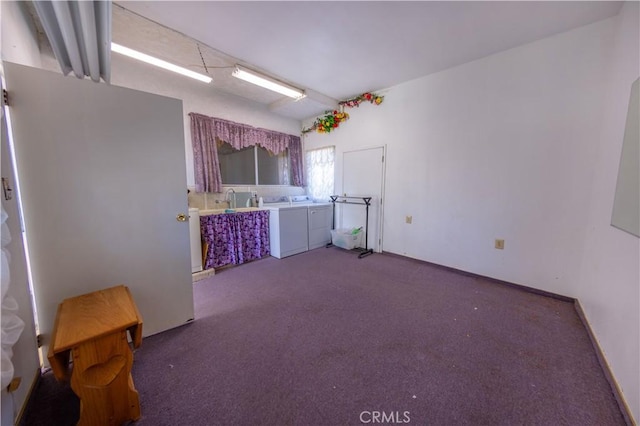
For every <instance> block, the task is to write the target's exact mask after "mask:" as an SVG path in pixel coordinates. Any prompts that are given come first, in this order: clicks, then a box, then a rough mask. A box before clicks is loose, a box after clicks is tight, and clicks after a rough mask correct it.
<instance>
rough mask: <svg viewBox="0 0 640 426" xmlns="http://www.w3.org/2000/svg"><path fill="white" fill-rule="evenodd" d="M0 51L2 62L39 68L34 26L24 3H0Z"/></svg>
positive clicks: (38, 51) (39, 62)
mask: <svg viewBox="0 0 640 426" xmlns="http://www.w3.org/2000/svg"><path fill="white" fill-rule="evenodd" d="M0 21H1V22H2V30H1V32H0V34H1V35H0V36H1V39H0V46H2V47H1V48H0V49H1V51H2V55H1V56H2V60H3V61H9V62H14V63H16V64H21V65H28V66H32V67H40V66H41V61H40V50H39V49H38V37H37V34H36V29H35V24H34V23H33V20H32V19H31V16H30V15H29V12H28V11H27V3H26V2H24V1H1V2H0Z"/></svg>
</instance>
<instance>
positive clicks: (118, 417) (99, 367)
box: [47, 285, 142, 425]
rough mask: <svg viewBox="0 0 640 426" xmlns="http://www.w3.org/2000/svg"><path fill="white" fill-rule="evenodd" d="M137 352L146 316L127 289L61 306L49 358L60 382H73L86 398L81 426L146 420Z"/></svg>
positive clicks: (72, 300) (102, 292) (99, 293)
mask: <svg viewBox="0 0 640 426" xmlns="http://www.w3.org/2000/svg"><path fill="white" fill-rule="evenodd" d="M127 331H129V333H130V334H131V340H132V342H133V346H134V347H136V348H137V347H139V346H140V344H141V343H142V317H141V316H140V313H139V312H138V308H137V307H136V305H135V303H134V301H133V298H132V297H131V293H130V292H129V289H128V288H127V287H125V286H123V285H120V286H116V287H112V288H108V289H106V290H100V291H96V292H93V293H89V294H84V295H82V296H77V297H72V298H70V299H65V300H63V301H62V303H61V304H60V305H59V306H58V313H57V315H56V322H55V325H54V328H53V336H52V342H51V345H50V346H49V353H48V356H47V357H48V359H49V363H50V364H51V369H52V370H53V374H54V375H55V377H56V378H57V379H58V380H61V381H63V380H68V379H69V373H68V371H69V368H68V367H69V356H70V355H71V357H73V371H72V373H71V389H73V391H74V392H75V394H76V395H78V397H79V398H80V421H79V422H78V425H121V424H122V423H123V422H125V421H128V420H138V419H139V418H140V401H139V397H138V391H136V389H135V387H134V385H133V379H132V377H131V366H132V365H133V352H132V351H131V348H130V346H129V343H128V341H127Z"/></svg>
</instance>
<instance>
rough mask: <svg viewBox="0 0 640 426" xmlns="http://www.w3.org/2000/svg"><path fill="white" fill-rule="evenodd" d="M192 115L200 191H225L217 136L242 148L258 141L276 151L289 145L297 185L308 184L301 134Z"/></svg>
mask: <svg viewBox="0 0 640 426" xmlns="http://www.w3.org/2000/svg"><path fill="white" fill-rule="evenodd" d="M189 116H190V117H191V142H192V144H193V157H194V158H193V159H194V169H195V178H196V192H221V191H222V182H221V177H220V164H219V162H218V153H217V148H216V139H219V140H221V141H224V142H226V143H228V144H229V145H231V146H232V147H234V148H235V149H238V150H240V149H242V148H247V147H250V146H254V145H258V146H261V147H262V148H265V149H267V150H269V151H270V152H272V153H273V154H276V155H277V154H280V153H281V152H283V151H284V150H286V149H287V148H288V149H289V157H290V159H291V172H292V173H291V174H292V178H293V184H294V185H296V186H302V185H303V184H304V182H303V172H302V141H301V139H300V136H294V135H288V134H286V133H281V132H276V131H273V130H267V129H260V128H257V127H253V126H249V125H248V124H242V123H235V122H233V121H229V120H223V119H221V118H215V117H207V116H206V115H202V114H198V113H195V112H191V113H189Z"/></svg>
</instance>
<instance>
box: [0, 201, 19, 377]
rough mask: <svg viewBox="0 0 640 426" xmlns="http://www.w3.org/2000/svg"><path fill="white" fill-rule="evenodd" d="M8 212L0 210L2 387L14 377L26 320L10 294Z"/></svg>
mask: <svg viewBox="0 0 640 426" xmlns="http://www.w3.org/2000/svg"><path fill="white" fill-rule="evenodd" d="M6 220H7V213H6V212H5V210H4V206H2V210H1V211H0V223H1V229H2V258H1V262H2V267H1V269H0V271H1V273H2V389H6V387H7V386H8V385H9V383H10V382H11V379H13V362H12V360H11V359H12V358H13V345H15V343H16V342H17V341H18V338H20V334H21V333H22V329H23V328H24V321H22V320H21V319H20V317H18V315H17V311H18V303H17V302H16V300H15V299H14V298H13V297H12V296H10V295H9V294H8V291H9V283H10V280H11V277H10V275H9V261H10V257H9V251H8V250H7V249H6V246H7V245H8V244H9V242H10V241H11V234H10V233H9V227H8V226H7V224H6Z"/></svg>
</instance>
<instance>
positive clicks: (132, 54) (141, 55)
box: [111, 43, 212, 83]
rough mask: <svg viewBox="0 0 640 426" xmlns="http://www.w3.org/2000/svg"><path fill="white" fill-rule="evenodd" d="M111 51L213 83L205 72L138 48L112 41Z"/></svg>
mask: <svg viewBox="0 0 640 426" xmlns="http://www.w3.org/2000/svg"><path fill="white" fill-rule="evenodd" d="M111 51H112V52H116V53H120V54H122V55H125V56H129V57H130V58H134V59H137V60H139V61H142V62H146V63H148V64H151V65H155V66H156V67H160V68H164V69H166V70H169V71H173V72H177V73H178V74H182V75H186V76H187V77H191V78H194V79H196V80H200V81H203V82H205V83H211V80H212V78H211V77H209V76H206V75H204V74H199V73H197V72H194V71H191V70H188V69H186V68H182V67H179V66H178V65H174V64H171V63H169V62H167V61H163V60H162V59H158V58H154V57H153V56H150V55H147V54H145V53H141V52H138V51H137V50H133V49H129V48H128V47H124V46H121V45H119V44H116V43H111Z"/></svg>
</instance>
